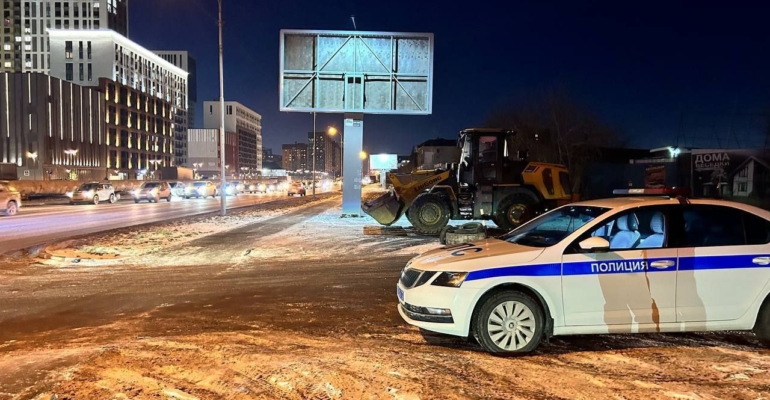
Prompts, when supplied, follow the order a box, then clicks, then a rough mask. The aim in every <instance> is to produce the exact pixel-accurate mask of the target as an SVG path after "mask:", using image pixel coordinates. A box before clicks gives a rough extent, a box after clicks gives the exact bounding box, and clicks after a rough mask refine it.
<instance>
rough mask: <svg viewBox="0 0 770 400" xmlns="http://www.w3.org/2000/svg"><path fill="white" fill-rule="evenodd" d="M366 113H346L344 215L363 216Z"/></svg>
mask: <svg viewBox="0 0 770 400" xmlns="http://www.w3.org/2000/svg"><path fill="white" fill-rule="evenodd" d="M363 119H364V115H363V114H345V124H344V127H343V128H342V129H343V131H344V132H343V134H344V135H345V150H344V153H343V155H342V157H343V159H344V161H343V163H342V164H343V165H344V168H345V170H344V171H343V173H342V176H343V179H342V216H343V217H360V216H361V178H362V177H363V171H362V169H363V162H362V161H361V151H362V150H363V149H364V121H363Z"/></svg>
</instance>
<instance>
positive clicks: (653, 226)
mask: <svg viewBox="0 0 770 400" xmlns="http://www.w3.org/2000/svg"><path fill="white" fill-rule="evenodd" d="M665 222H666V220H665V216H664V215H663V213H662V212H660V211H658V212H656V213H655V214H653V216H652V219H650V230H652V232H653V233H652V235H650V236H648V237H647V238H646V239H644V240H642V242H641V243H639V245H638V246H636V248H637V249H659V248H662V247H663V241H664V240H665V238H666V235H665V232H664V231H663V230H664V229H665V228H664V227H665Z"/></svg>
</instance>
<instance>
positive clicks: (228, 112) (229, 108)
mask: <svg viewBox="0 0 770 400" xmlns="http://www.w3.org/2000/svg"><path fill="white" fill-rule="evenodd" d="M227 115H233V106H227Z"/></svg>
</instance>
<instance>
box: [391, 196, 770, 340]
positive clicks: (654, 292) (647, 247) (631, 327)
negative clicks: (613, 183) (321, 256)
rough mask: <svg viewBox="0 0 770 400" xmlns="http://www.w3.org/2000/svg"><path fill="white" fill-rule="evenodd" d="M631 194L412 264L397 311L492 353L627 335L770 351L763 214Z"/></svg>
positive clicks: (766, 220) (767, 231) (769, 215)
mask: <svg viewBox="0 0 770 400" xmlns="http://www.w3.org/2000/svg"><path fill="white" fill-rule="evenodd" d="M638 191H639V192H644V193H645V194H647V196H648V197H623V198H610V199H602V200H590V201H584V202H579V203H573V204H570V205H566V206H562V207H559V208H556V209H554V210H552V211H550V212H548V213H545V214H543V215H541V216H539V217H537V218H535V219H533V220H531V221H529V222H527V223H525V224H523V225H521V226H520V227H518V228H516V229H514V230H513V231H511V232H510V233H508V234H507V235H505V236H502V237H500V238H497V239H491V238H490V239H486V240H483V241H479V242H476V243H472V244H462V245H455V246H445V247H441V248H437V249H436V250H433V251H429V252H427V253H424V254H422V255H420V256H418V257H415V258H414V259H412V260H411V261H409V262H408V263H407V265H406V267H405V268H404V270H403V272H402V273H401V279H400V280H399V282H398V284H397V289H396V293H397V296H398V302H399V304H398V311H399V313H400V314H401V316H402V317H403V318H404V320H406V322H408V323H409V324H411V325H415V326H418V327H420V328H423V329H426V330H429V331H435V332H439V333H444V334H448V335H455V336H461V337H474V338H475V339H476V341H477V342H478V343H479V344H481V346H482V347H483V348H484V349H485V350H487V351H489V352H491V353H508V354H511V353H527V352H531V351H533V350H534V349H535V348H536V347H537V346H538V345H539V344H540V342H541V341H543V340H547V338H548V337H550V336H558V335H585V334H606V333H637V332H692V331H722V330H736V331H738V330H754V332H755V333H756V334H757V336H758V338H759V339H760V341H762V342H763V343H765V344H767V345H770V268H768V266H770V212H768V211H766V210H762V209H760V208H757V207H753V206H750V205H746V204H741V203H735V202H729V201H721V200H706V199H692V200H690V199H686V198H674V197H673V196H671V197H670V198H669V197H664V196H658V197H651V196H650V194H652V193H656V192H655V191H654V190H652V189H644V190H642V189H639V190H638ZM623 192H627V193H624V194H637V193H639V192H633V191H630V190H624V191H623ZM663 192H664V191H661V193H663Z"/></svg>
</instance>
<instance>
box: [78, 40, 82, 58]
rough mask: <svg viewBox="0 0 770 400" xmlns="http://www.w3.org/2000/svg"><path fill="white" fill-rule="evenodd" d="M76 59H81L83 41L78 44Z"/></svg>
mask: <svg viewBox="0 0 770 400" xmlns="http://www.w3.org/2000/svg"><path fill="white" fill-rule="evenodd" d="M78 58H79V59H81V60H82V59H83V41H80V42H78Z"/></svg>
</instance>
